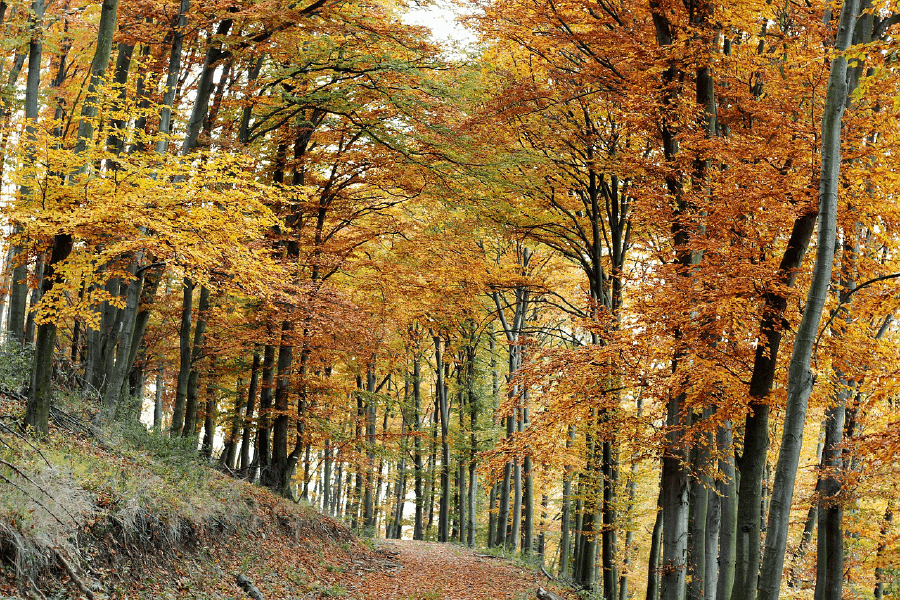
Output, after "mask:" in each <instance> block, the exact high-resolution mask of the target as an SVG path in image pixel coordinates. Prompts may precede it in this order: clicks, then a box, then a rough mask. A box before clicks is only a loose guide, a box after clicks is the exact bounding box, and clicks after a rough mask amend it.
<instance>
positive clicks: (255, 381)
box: [238, 348, 327, 509]
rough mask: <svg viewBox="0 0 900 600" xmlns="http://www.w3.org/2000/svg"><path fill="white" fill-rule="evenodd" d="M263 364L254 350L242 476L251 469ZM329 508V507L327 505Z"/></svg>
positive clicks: (241, 463)
mask: <svg viewBox="0 0 900 600" xmlns="http://www.w3.org/2000/svg"><path fill="white" fill-rule="evenodd" d="M261 364H262V357H261V356H260V354H259V349H258V348H255V349H254V350H253V365H252V366H251V367H250V388H249V389H248V390H247V410H246V412H245V413H244V419H243V421H242V423H241V427H242V432H241V462H240V466H239V467H238V470H239V472H240V476H241V477H247V474H248V472H249V469H250V435H251V433H252V427H251V426H250V424H251V423H252V421H253V413H254V411H255V410H256V394H257V390H258V388H259V368H260V365H261ZM326 509H327V507H326Z"/></svg>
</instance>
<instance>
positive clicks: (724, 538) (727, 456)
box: [716, 421, 738, 600]
mask: <svg viewBox="0 0 900 600" xmlns="http://www.w3.org/2000/svg"><path fill="white" fill-rule="evenodd" d="M716 446H717V447H718V450H719V456H720V458H719V473H720V478H719V479H718V481H716V491H717V492H718V493H717V494H716V496H717V497H718V498H719V514H720V521H719V562H718V570H717V580H716V600H729V599H730V598H731V589H732V585H733V584H734V553H735V540H736V536H735V533H736V532H735V526H736V522H737V520H736V514H735V509H736V507H737V506H736V505H737V503H736V501H735V500H736V498H735V493H736V490H737V488H738V484H737V480H736V478H737V473H736V472H735V468H734V444H733V439H732V430H731V422H730V421H726V422H725V423H723V424H721V425H720V426H719V427H718V429H717V431H716Z"/></svg>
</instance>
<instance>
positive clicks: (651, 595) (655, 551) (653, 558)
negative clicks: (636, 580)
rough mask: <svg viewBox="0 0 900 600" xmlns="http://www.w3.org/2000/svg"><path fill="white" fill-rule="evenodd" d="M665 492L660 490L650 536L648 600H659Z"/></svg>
mask: <svg viewBox="0 0 900 600" xmlns="http://www.w3.org/2000/svg"><path fill="white" fill-rule="evenodd" d="M662 506H663V491H662V488H660V490H659V496H658V497H657V500H656V520H655V521H654V522H653V533H651V535H650V556H649V558H648V559H647V596H646V598H647V600H659V568H660V564H659V559H660V554H661V553H662V552H661V550H662V531H663V511H662Z"/></svg>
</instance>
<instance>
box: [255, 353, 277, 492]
mask: <svg viewBox="0 0 900 600" xmlns="http://www.w3.org/2000/svg"><path fill="white" fill-rule="evenodd" d="M274 390H275V346H274V345H273V344H266V346H265V348H264V350H263V364H262V388H261V389H260V391H259V427H258V430H257V435H256V444H257V455H258V456H259V459H258V460H257V461H256V462H257V463H258V464H259V481H260V482H263V481H268V480H269V478H270V477H271V475H270V470H271V469H272V442H271V437H270V436H271V430H270V426H271V423H272V419H271V417H270V415H269V412H270V411H271V410H272V394H273V392H274Z"/></svg>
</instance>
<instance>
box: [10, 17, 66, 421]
mask: <svg viewBox="0 0 900 600" xmlns="http://www.w3.org/2000/svg"><path fill="white" fill-rule="evenodd" d="M43 18H44V0H34V2H33V3H32V5H31V17H30V18H29V23H30V28H31V29H32V34H31V41H30V43H29V45H28V79H27V82H26V84H25V121H26V129H25V135H26V137H27V138H28V140H29V142H30V141H31V139H32V138H33V136H34V134H35V133H36V132H37V119H38V96H39V94H40V87H41V58H42V56H43V49H44V45H43V36H42V35H41V29H42V27H41V21H42V19H43ZM25 161H26V164H27V163H31V162H33V161H34V148H33V147H32V146H31V145H30V144H29V145H27V146H26V157H25ZM20 193H21V196H22V198H27V197H28V196H29V195H30V194H31V190H30V189H29V188H26V187H24V186H23V187H22V188H21V189H20ZM13 231H14V232H15V233H18V231H19V226H18V225H15V226H14V228H13ZM21 252H22V248H20V247H18V246H13V247H11V248H10V261H9V262H10V264H14V263H19V262H20V260H21V259H20V258H19V255H20V254H21ZM27 278H28V269H27V267H26V266H25V264H24V263H22V264H16V266H15V267H14V268H13V272H12V283H11V288H10V294H9V313H7V319H6V334H7V337H8V338H9V339H10V340H12V341H13V342H19V343H21V342H22V341H23V339H24V335H25V304H26V302H27V301H28V282H27ZM48 333H49V332H46V331H45V335H47V334H48ZM54 336H55V332H54ZM42 360H44V361H45V362H48V359H46V358H42ZM48 364H49V362H48ZM48 426H49V425H48ZM43 429H44V428H43V427H41V428H39V430H43Z"/></svg>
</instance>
